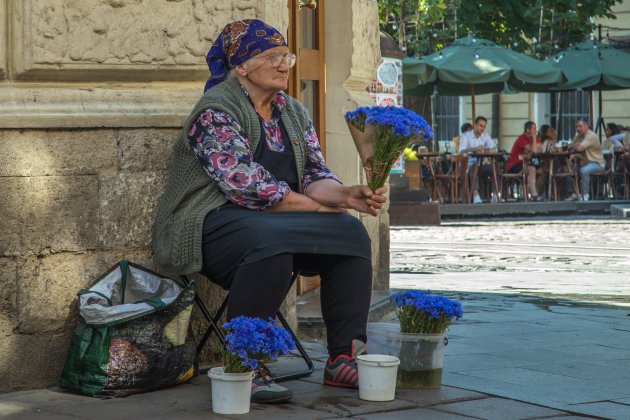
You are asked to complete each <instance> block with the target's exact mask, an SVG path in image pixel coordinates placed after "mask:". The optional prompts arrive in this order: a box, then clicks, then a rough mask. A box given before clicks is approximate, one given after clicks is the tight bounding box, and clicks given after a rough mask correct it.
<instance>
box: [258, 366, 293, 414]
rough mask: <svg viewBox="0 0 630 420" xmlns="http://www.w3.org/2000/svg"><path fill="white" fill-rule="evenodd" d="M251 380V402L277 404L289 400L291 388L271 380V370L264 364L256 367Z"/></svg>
mask: <svg viewBox="0 0 630 420" xmlns="http://www.w3.org/2000/svg"><path fill="white" fill-rule="evenodd" d="M255 373H256V375H255V376H254V379H253V380H252V396H251V402H253V403H259V404H278V403H283V402H286V401H289V400H290V399H291V397H292V396H293V393H292V392H291V390H289V389H286V388H285V387H283V386H280V385H278V384H277V383H275V382H274V381H273V378H272V377H271V372H269V369H268V368H267V366H265V365H260V366H259V367H258V368H257V369H256V372H255Z"/></svg>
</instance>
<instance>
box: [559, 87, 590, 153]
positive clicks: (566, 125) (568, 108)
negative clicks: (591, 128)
mask: <svg viewBox="0 0 630 420" xmlns="http://www.w3.org/2000/svg"><path fill="white" fill-rule="evenodd" d="M590 104H591V96H590V94H589V92H585V91H574V92H561V93H556V94H551V125H552V126H553V127H556V131H557V132H558V140H569V141H570V140H572V139H573V136H574V135H575V121H576V120H577V118H578V117H588V116H589V115H590Z"/></svg>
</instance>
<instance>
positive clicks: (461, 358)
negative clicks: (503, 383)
mask: <svg viewBox="0 0 630 420" xmlns="http://www.w3.org/2000/svg"><path fill="white" fill-rule="evenodd" d="M530 365H536V362H531V361H524V360H515V359H508V358H499V357H497V356H495V355H489V354H468V355H467V354H460V355H453V356H450V355H445V356H444V366H445V367H446V369H448V371H449V372H467V371H471V370H473V371H474V370H480V369H496V368H503V367H523V366H530Z"/></svg>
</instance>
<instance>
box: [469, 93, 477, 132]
mask: <svg viewBox="0 0 630 420" xmlns="http://www.w3.org/2000/svg"><path fill="white" fill-rule="evenodd" d="M470 99H471V101H472V103H471V105H472V123H473V124H474V123H475V118H477V113H476V112H475V85H470Z"/></svg>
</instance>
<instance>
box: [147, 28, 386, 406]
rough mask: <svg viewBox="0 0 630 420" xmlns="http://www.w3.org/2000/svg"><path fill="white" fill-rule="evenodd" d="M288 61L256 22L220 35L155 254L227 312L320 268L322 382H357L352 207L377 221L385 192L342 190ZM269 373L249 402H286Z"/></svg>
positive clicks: (174, 168)
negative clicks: (206, 285) (204, 282)
mask: <svg viewBox="0 0 630 420" xmlns="http://www.w3.org/2000/svg"><path fill="white" fill-rule="evenodd" d="M295 60H296V57H295V55H294V54H292V53H290V52H289V49H288V48H287V44H286V42H285V40H284V38H283V36H282V35H281V34H280V32H278V30H276V29H274V28H272V27H271V26H269V25H267V24H265V23H264V22H262V21H260V20H256V19H251V20H250V19H248V20H242V21H236V22H232V23H230V24H228V25H227V26H226V27H225V28H224V29H223V31H222V32H221V34H220V35H219V36H218V37H217V39H216V41H215V42H214V44H213V45H212V48H211V49H210V51H209V53H208V56H207V62H208V66H209V68H210V72H211V77H210V78H209V79H208V82H207V83H206V92H205V93H204V95H203V96H202V97H201V99H200V100H199V102H197V105H196V106H195V107H194V110H193V111H192V113H191V114H190V116H189V117H188V119H187V120H186V122H185V124H184V128H183V131H182V133H181V135H180V137H179V138H178V140H177V142H176V144H175V146H174V148H173V152H172V158H171V164H170V175H169V178H168V182H167V186H166V190H165V192H164V195H163V197H162V199H161V202H160V205H159V208H158V213H157V217H156V221H155V224H154V227H153V247H154V251H155V259H156V263H157V265H158V267H160V269H163V270H165V271H168V272H175V273H180V274H184V273H193V272H201V273H203V274H204V275H205V276H207V277H208V278H209V279H211V280H212V281H213V282H215V283H217V284H218V285H220V286H222V287H223V288H225V289H229V290H230V297H229V301H228V310H227V311H228V312H227V317H228V319H232V318H234V317H237V316H251V317H260V318H263V319H265V318H269V317H275V314H276V313H277V311H278V308H279V307H280V304H281V303H282V301H283V300H284V297H285V295H286V293H287V290H288V288H289V283H290V278H291V274H292V272H295V271H298V270H299V271H304V272H308V273H317V274H319V275H320V277H321V305H322V315H323V318H324V321H325V323H326V327H327V339H328V350H329V353H330V358H329V359H328V362H327V363H326V367H325V372H324V382H325V383H326V384H328V385H333V386H342V387H356V386H357V383H358V378H357V369H356V361H355V357H356V356H357V355H358V354H361V353H364V352H365V342H366V339H367V337H366V324H367V315H368V310H369V305H370V295H371V284H372V283H371V282H372V263H371V250H370V239H369V237H368V235H367V232H366V230H365V228H364V227H363V225H362V224H361V222H360V221H359V220H358V219H357V218H355V217H353V216H350V215H349V214H347V211H348V209H352V210H356V211H358V212H361V213H367V214H370V215H373V216H376V215H377V214H378V212H379V209H380V208H381V207H382V206H383V204H384V203H385V201H386V197H385V195H384V194H385V193H386V190H385V189H384V188H383V189H379V190H376V191H375V192H372V191H371V190H370V189H369V188H368V187H367V186H365V185H355V186H344V185H342V183H341V181H340V180H339V179H338V178H337V177H336V176H335V175H334V174H333V173H332V172H331V171H330V170H329V169H328V167H327V166H326V164H325V162H324V159H323V156H322V153H321V150H320V147H319V142H318V139H317V134H316V133H315V130H314V128H313V123H312V121H311V119H310V117H309V115H308V112H307V110H306V109H305V108H304V106H303V105H302V104H300V103H299V102H298V101H296V100H295V99H293V98H291V97H289V96H287V95H286V94H285V93H284V92H283V90H285V89H287V85H288V78H289V69H290V68H291V67H292V66H293V65H294V64H295ZM270 379H271V378H270V377H269V374H268V371H266V370H265V369H262V370H259V371H258V372H257V375H256V378H255V379H254V383H253V385H252V401H255V402H281V401H286V400H288V399H289V398H290V397H291V392H290V391H289V390H287V389H286V388H283V387H280V386H279V385H277V384H274V383H273V382H271V380H270Z"/></svg>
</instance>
